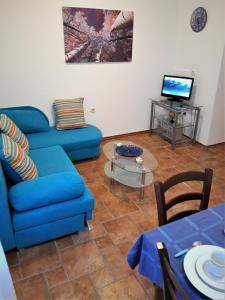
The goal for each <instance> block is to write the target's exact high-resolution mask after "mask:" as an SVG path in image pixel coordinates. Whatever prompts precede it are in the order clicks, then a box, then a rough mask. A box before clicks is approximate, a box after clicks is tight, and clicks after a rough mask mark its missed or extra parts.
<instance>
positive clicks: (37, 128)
mask: <svg viewBox="0 0 225 300" xmlns="http://www.w3.org/2000/svg"><path fill="white" fill-rule="evenodd" d="M1 113H4V114H6V115H7V116H8V117H9V118H10V119H11V120H12V121H13V122H14V123H15V124H16V125H17V126H18V127H19V128H20V130H21V131H22V132H23V133H32V132H42V131H47V130H48V129H49V121H48V118H47V117H46V115H45V114H44V113H43V112H42V111H41V110H40V109H38V108H36V107H33V106H18V107H7V108H1V109H0V114H1Z"/></svg>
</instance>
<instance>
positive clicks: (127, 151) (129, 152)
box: [115, 145, 143, 157]
mask: <svg viewBox="0 0 225 300" xmlns="http://www.w3.org/2000/svg"><path fill="white" fill-rule="evenodd" d="M115 150H116V152H117V154H119V155H120V156H126V157H137V156H140V155H141V154H142V153H143V149H142V148H140V147H137V146H135V145H122V146H117V147H116V149H115Z"/></svg>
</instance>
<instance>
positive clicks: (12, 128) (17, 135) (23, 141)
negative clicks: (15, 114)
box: [0, 114, 29, 154]
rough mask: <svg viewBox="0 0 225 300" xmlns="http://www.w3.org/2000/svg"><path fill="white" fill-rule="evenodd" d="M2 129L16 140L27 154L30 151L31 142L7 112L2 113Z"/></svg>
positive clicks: (0, 120) (0, 128) (0, 122)
mask: <svg viewBox="0 0 225 300" xmlns="http://www.w3.org/2000/svg"><path fill="white" fill-rule="evenodd" d="M0 131H1V132H3V133H5V134H7V135H8V136H9V137H10V138H11V139H12V140H14V142H16V143H17V144H18V145H19V146H20V147H21V148H22V149H23V150H24V151H25V152H26V153H27V154H28V153H29V143H28V140H27V138H26V136H25V135H24V134H23V132H22V131H21V130H20V129H19V128H18V127H17V126H16V124H15V123H14V122H13V121H12V120H11V119H10V118H9V117H8V116H7V115H5V114H1V115H0Z"/></svg>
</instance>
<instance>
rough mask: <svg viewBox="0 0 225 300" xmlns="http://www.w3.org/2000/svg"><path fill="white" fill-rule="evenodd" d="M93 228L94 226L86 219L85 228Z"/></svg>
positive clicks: (89, 229)
mask: <svg viewBox="0 0 225 300" xmlns="http://www.w3.org/2000/svg"><path fill="white" fill-rule="evenodd" d="M93 228H94V227H93V225H92V224H90V223H88V221H86V230H88V231H91V230H93Z"/></svg>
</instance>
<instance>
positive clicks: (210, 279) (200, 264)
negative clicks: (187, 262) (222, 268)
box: [195, 250, 225, 292]
mask: <svg viewBox="0 0 225 300" xmlns="http://www.w3.org/2000/svg"><path fill="white" fill-rule="evenodd" d="M221 252H222V250H221ZM223 252H225V250H224V251H223ZM209 260H210V255H209V254H205V255H202V256H200V257H199V258H198V259H197V261H196V265H195V267H196V271H197V273H198V275H199V277H200V278H201V279H202V280H203V281H204V282H205V283H206V284H207V285H209V286H211V287H212V288H214V289H216V290H218V291H221V292H224V291H225V276H223V277H221V278H218V277H215V276H213V275H211V274H210V273H209V272H208V271H207V263H208V261H209Z"/></svg>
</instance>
